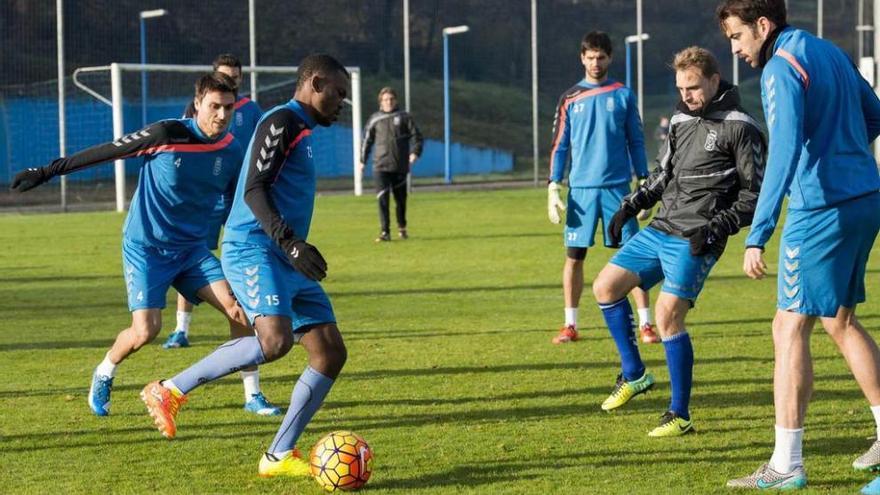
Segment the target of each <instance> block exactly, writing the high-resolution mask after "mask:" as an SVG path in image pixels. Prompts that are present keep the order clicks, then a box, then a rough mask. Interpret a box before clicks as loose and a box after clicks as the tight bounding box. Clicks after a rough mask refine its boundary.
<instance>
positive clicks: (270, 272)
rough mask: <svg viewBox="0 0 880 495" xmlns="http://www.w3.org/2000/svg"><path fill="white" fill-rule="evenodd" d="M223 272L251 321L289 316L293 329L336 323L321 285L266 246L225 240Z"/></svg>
mask: <svg viewBox="0 0 880 495" xmlns="http://www.w3.org/2000/svg"><path fill="white" fill-rule="evenodd" d="M222 259H223V271H224V272H225V273H226V278H227V280H229V285H231V286H232V291H233V292H235V297H236V298H237V299H238V303H239V304H241V307H242V308H244V311H245V313H246V314H247V316H248V319H249V320H250V322H251V324H253V323H254V320H255V319H256V318H257V316H286V317H288V318H290V319H291V321H292V326H293V331H294V332H296V331H299V330H301V329H305V328H304V327H309V326H313V325H317V324H320V323H336V315H335V314H333V306H331V305H330V298H328V297H327V293H325V292H324V289H323V288H321V284H319V283H318V282H315V281H314V280H311V279H309V278H307V277H305V276H304V275H303V274H301V273H299V272H298V271H296V270H294V269H293V267H292V266H290V263H288V262H287V260H285V259H282V258H281V257H280V256H279V255H278V254H277V253H275V252H274V251H273V250H271V249H270V248H268V247H266V246H261V245H259V244H249V243H240V242H224V243H223V255H222Z"/></svg>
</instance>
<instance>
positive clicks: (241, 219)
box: [223, 100, 316, 259]
mask: <svg viewBox="0 0 880 495" xmlns="http://www.w3.org/2000/svg"><path fill="white" fill-rule="evenodd" d="M315 124H316V122H315V120H314V119H313V118H312V117H311V116H310V115H309V114H308V113H307V112H306V111H305V110H304V109H303V107H302V106H301V105H300V104H299V102H297V101H296V100H291V101H290V102H288V103H286V104H284V105H279V106H277V107H275V108H273V109H272V110H270V111H268V112H267V113H266V114H265V115H264V116H263V118H262V119H260V122H259V123H258V124H257V130H256V132H255V133H254V138H253V139H252V140H251V143H250V145H249V146H248V149H247V153H246V154H245V160H244V166H243V167H242V169H241V173H240V174H239V177H238V186H237V187H236V190H235V199H234V201H233V203H232V211H231V212H230V214H229V218H228V219H227V220H226V233H225V234H224V236H223V242H224V243H226V242H238V243H251V244H259V245H264V246H269V247H270V248H272V249H275V250H277V253H278V255H279V256H281V258H282V259H287V258H286V255H285V253H284V252H283V251H282V250H281V248H280V247H279V244H280V243H281V241H283V240H285V239H291V238H297V239H303V240H305V239H306V238H307V237H308V235H309V227H310V226H311V221H312V211H313V210H314V204H315V185H316V174H315V162H314V160H313V155H312V141H311V137H310V135H311V133H312V129H313V128H314V127H315Z"/></svg>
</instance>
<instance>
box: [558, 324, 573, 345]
mask: <svg viewBox="0 0 880 495" xmlns="http://www.w3.org/2000/svg"><path fill="white" fill-rule="evenodd" d="M577 339H578V332H577V329H575V327H574V325H566V326H564V327H562V328H560V329H559V335H557V336H556V337H553V343H554V344H567V343H569V342H574V341H575V340H577Z"/></svg>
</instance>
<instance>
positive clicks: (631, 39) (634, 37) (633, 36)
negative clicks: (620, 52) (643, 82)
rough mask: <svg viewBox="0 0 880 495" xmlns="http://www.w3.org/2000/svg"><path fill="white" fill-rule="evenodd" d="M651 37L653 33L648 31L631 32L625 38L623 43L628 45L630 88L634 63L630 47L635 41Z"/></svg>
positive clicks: (629, 86)
mask: <svg viewBox="0 0 880 495" xmlns="http://www.w3.org/2000/svg"><path fill="white" fill-rule="evenodd" d="M649 39H651V35H650V34H648V33H642V34H631V35H629V36H627V37H626V38H624V39H623V44H624V45H626V87H628V88H632V63H631V62H630V60H631V55H632V50H630V47H631V46H632V44H633V43H635V42H638V41H644V40H649Z"/></svg>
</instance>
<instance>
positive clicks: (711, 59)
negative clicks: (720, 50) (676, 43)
mask: <svg viewBox="0 0 880 495" xmlns="http://www.w3.org/2000/svg"><path fill="white" fill-rule="evenodd" d="M672 68H673V69H675V71H676V72H678V71H684V70H688V69H691V68H695V69H699V71H700V73H701V74H702V75H703V77H705V78H707V79H708V78H710V77H712V76H714V75H715V74H720V73H721V72H720V71H719V70H718V60H717V59H716V58H715V55H712V52H710V51H709V50H706V49H705V48H702V47H699V46H689V47H687V48H685V49H684V50H682V51H680V52H678V53H676V54H675V58H673V59H672Z"/></svg>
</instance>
